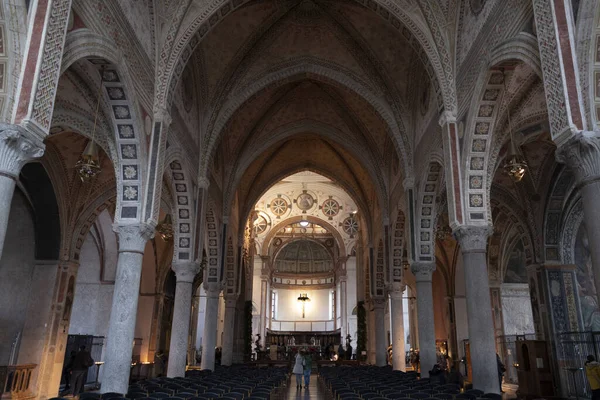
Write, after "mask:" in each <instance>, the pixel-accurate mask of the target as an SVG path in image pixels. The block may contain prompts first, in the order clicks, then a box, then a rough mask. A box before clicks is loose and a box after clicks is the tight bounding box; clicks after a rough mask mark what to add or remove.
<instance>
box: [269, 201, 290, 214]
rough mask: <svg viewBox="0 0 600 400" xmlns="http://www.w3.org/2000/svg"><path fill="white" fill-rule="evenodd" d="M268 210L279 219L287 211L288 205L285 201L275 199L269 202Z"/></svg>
mask: <svg viewBox="0 0 600 400" xmlns="http://www.w3.org/2000/svg"><path fill="white" fill-rule="evenodd" d="M269 208H270V209H271V212H273V214H275V215H277V216H278V217H281V216H282V215H283V214H285V212H286V211H287V210H288V203H287V201H285V199H282V198H281V197H277V198H276V199H273V200H272V201H271V204H270V206H269Z"/></svg>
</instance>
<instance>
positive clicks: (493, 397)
mask: <svg viewBox="0 0 600 400" xmlns="http://www.w3.org/2000/svg"><path fill="white" fill-rule="evenodd" d="M479 397H481V398H484V399H491V400H502V395H501V394H497V393H485V394H483V395H481V396H479Z"/></svg>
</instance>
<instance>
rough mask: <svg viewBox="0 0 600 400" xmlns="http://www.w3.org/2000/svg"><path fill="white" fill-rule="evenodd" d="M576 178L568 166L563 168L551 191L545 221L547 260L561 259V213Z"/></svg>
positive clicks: (545, 251)
mask: <svg viewBox="0 0 600 400" xmlns="http://www.w3.org/2000/svg"><path fill="white" fill-rule="evenodd" d="M573 182H574V178H573V175H572V174H571V172H570V171H569V170H568V169H567V168H563V170H562V171H561V173H560V175H559V177H558V178H557V179H556V183H555V184H554V187H553V188H552V192H551V193H550V198H549V200H548V206H547V207H546V216H545V221H544V257H545V259H546V261H561V260H562V258H561V256H562V255H561V252H560V236H561V231H562V229H561V215H562V209H563V204H564V202H565V196H566V195H567V194H568V193H570V188H571V186H572V185H573Z"/></svg>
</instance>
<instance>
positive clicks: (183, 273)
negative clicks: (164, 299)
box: [171, 261, 200, 283]
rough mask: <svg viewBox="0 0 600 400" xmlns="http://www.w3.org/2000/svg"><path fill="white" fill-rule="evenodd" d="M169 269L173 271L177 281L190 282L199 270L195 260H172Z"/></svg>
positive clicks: (198, 264)
mask: <svg viewBox="0 0 600 400" xmlns="http://www.w3.org/2000/svg"><path fill="white" fill-rule="evenodd" d="M171 269H172V270H173V272H175V276H176V277H177V282H187V283H192V282H194V278H195V277H196V275H198V273H199V272H200V263H199V262H197V261H189V262H174V263H173V265H171Z"/></svg>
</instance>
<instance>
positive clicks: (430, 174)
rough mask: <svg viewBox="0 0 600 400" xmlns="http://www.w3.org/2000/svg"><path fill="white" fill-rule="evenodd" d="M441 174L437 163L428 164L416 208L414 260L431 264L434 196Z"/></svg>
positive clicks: (433, 250) (432, 258)
mask: <svg viewBox="0 0 600 400" xmlns="http://www.w3.org/2000/svg"><path fill="white" fill-rule="evenodd" d="M443 172H444V171H443V169H442V166H441V165H440V164H439V163H437V162H431V163H429V168H428V169H427V174H426V179H424V180H423V182H422V184H421V190H420V196H419V206H418V215H419V216H418V221H419V226H417V231H418V232H419V236H418V237H416V238H415V239H414V240H415V242H416V243H417V246H416V249H417V254H416V258H417V260H418V261H426V262H431V261H434V260H435V232H434V229H435V223H436V221H435V218H436V215H437V212H436V208H437V204H436V196H437V195H438V192H439V187H440V183H441V180H442V175H443Z"/></svg>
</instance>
